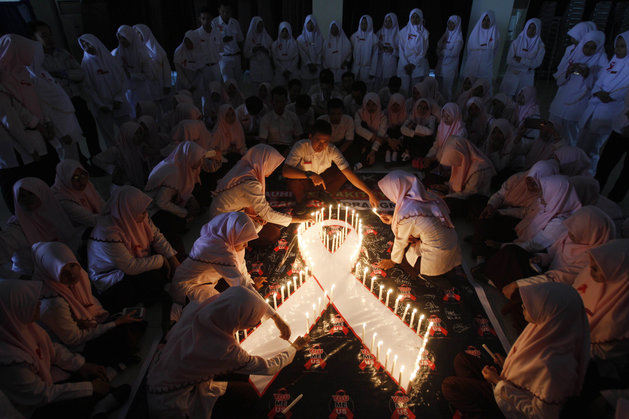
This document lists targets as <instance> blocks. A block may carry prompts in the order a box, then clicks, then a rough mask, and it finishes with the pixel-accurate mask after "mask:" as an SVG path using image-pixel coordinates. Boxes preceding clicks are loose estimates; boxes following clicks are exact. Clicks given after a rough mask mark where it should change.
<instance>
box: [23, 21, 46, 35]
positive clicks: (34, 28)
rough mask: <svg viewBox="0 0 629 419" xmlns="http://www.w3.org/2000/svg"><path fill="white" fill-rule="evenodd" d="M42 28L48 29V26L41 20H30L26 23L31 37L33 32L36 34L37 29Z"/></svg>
mask: <svg viewBox="0 0 629 419" xmlns="http://www.w3.org/2000/svg"><path fill="white" fill-rule="evenodd" d="M42 26H45V27H47V28H48V29H50V25H49V24H47V23H46V22H44V21H42V20H31V21H30V22H28V28H29V29H30V31H31V35H33V36H34V35H35V32H37V29H39V28H41V27H42Z"/></svg>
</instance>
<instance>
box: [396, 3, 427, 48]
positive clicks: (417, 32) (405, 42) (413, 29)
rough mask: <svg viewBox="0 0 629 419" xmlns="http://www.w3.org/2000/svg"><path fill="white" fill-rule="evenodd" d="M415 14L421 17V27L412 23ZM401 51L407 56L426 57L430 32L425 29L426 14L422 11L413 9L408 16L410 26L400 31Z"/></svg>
mask: <svg viewBox="0 0 629 419" xmlns="http://www.w3.org/2000/svg"><path fill="white" fill-rule="evenodd" d="M414 14H417V15H419V25H413V24H412V23H411V17H412V16H413V15H414ZM400 49H401V50H402V51H404V53H405V54H406V55H416V56H424V55H426V51H427V49H428V31H427V30H426V28H424V13H423V12H422V11H421V10H420V9H413V10H411V12H410V13H409V14H408V24H407V25H406V26H405V27H404V28H402V30H401V31H400Z"/></svg>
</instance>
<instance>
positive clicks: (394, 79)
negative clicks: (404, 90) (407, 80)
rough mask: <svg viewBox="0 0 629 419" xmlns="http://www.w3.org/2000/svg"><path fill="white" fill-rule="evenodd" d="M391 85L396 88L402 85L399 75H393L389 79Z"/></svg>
mask: <svg viewBox="0 0 629 419" xmlns="http://www.w3.org/2000/svg"><path fill="white" fill-rule="evenodd" d="M389 87H392V88H394V89H399V88H400V87H402V79H401V78H399V77H398V76H393V77H391V78H390V79H389Z"/></svg>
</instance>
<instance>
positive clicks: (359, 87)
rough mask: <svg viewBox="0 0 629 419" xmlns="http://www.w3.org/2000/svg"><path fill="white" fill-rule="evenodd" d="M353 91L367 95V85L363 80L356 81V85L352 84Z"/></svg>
mask: <svg viewBox="0 0 629 419" xmlns="http://www.w3.org/2000/svg"><path fill="white" fill-rule="evenodd" d="M352 90H360V91H361V92H362V93H363V95H364V94H365V93H367V85H366V84H365V82H364V81H362V80H356V81H355V82H354V83H352Z"/></svg>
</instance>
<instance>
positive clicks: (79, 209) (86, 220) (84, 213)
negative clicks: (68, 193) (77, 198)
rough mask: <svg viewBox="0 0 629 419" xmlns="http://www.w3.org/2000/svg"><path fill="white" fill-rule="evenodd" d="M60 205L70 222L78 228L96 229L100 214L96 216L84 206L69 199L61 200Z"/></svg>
mask: <svg viewBox="0 0 629 419" xmlns="http://www.w3.org/2000/svg"><path fill="white" fill-rule="evenodd" d="M59 205H61V208H63V210H64V211H65V213H66V214H67V215H68V218H70V221H72V223H73V224H74V225H77V226H88V227H94V226H95V225H96V222H97V221H98V217H99V215H100V214H94V213H93V212H92V211H90V210H89V209H87V208H85V207H84V206H82V205H80V204H77V203H76V202H74V201H71V200H69V199H60V200H59Z"/></svg>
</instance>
